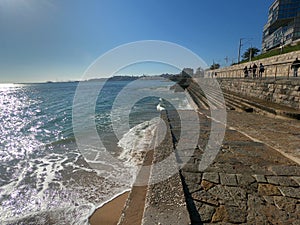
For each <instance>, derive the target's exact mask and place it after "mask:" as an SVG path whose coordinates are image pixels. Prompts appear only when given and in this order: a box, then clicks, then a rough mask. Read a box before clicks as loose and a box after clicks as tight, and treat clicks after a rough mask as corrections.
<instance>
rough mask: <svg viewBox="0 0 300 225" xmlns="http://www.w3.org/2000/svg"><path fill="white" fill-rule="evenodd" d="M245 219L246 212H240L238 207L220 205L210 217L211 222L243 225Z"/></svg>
mask: <svg viewBox="0 0 300 225" xmlns="http://www.w3.org/2000/svg"><path fill="white" fill-rule="evenodd" d="M246 218H247V212H246V211H245V210H241V209H240V208H238V207H230V206H225V205H221V206H220V207H218V208H217V209H216V212H215V214H214V215H213V217H212V222H213V223H216V222H229V223H234V224H236V223H245V222H246Z"/></svg>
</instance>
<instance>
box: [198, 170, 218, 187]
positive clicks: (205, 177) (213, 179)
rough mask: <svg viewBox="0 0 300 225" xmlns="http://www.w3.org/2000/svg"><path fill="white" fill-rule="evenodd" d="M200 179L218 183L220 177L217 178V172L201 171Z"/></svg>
mask: <svg viewBox="0 0 300 225" xmlns="http://www.w3.org/2000/svg"><path fill="white" fill-rule="evenodd" d="M202 179H203V180H207V181H209V182H212V183H215V184H219V183H220V179H219V174H218V173H213V172H205V173H203V176H202Z"/></svg>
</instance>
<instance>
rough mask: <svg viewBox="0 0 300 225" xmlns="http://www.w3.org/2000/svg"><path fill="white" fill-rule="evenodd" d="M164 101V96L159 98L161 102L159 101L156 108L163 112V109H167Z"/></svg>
mask: <svg viewBox="0 0 300 225" xmlns="http://www.w3.org/2000/svg"><path fill="white" fill-rule="evenodd" d="M162 101H163V99H162V98H159V103H158V105H157V106H156V109H157V111H159V112H161V111H163V110H166V109H165V108H164V107H163V106H162V105H163V103H162Z"/></svg>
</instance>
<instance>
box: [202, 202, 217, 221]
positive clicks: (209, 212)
mask: <svg viewBox="0 0 300 225" xmlns="http://www.w3.org/2000/svg"><path fill="white" fill-rule="evenodd" d="M215 211H216V208H215V207H213V206H210V205H206V204H203V206H202V207H201V208H200V210H199V214H200V218H201V221H202V222H209V221H211V218H212V216H213V214H214V212H215Z"/></svg>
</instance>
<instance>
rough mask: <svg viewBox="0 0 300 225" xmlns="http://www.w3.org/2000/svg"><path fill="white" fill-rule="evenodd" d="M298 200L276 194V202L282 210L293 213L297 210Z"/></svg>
mask: <svg viewBox="0 0 300 225" xmlns="http://www.w3.org/2000/svg"><path fill="white" fill-rule="evenodd" d="M297 202H298V201H297V200H296V199H293V198H288V197H284V196H274V204H275V205H276V206H277V207H278V208H279V209H281V210H284V211H286V212H289V213H293V212H295V210H296V204H297Z"/></svg>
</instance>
